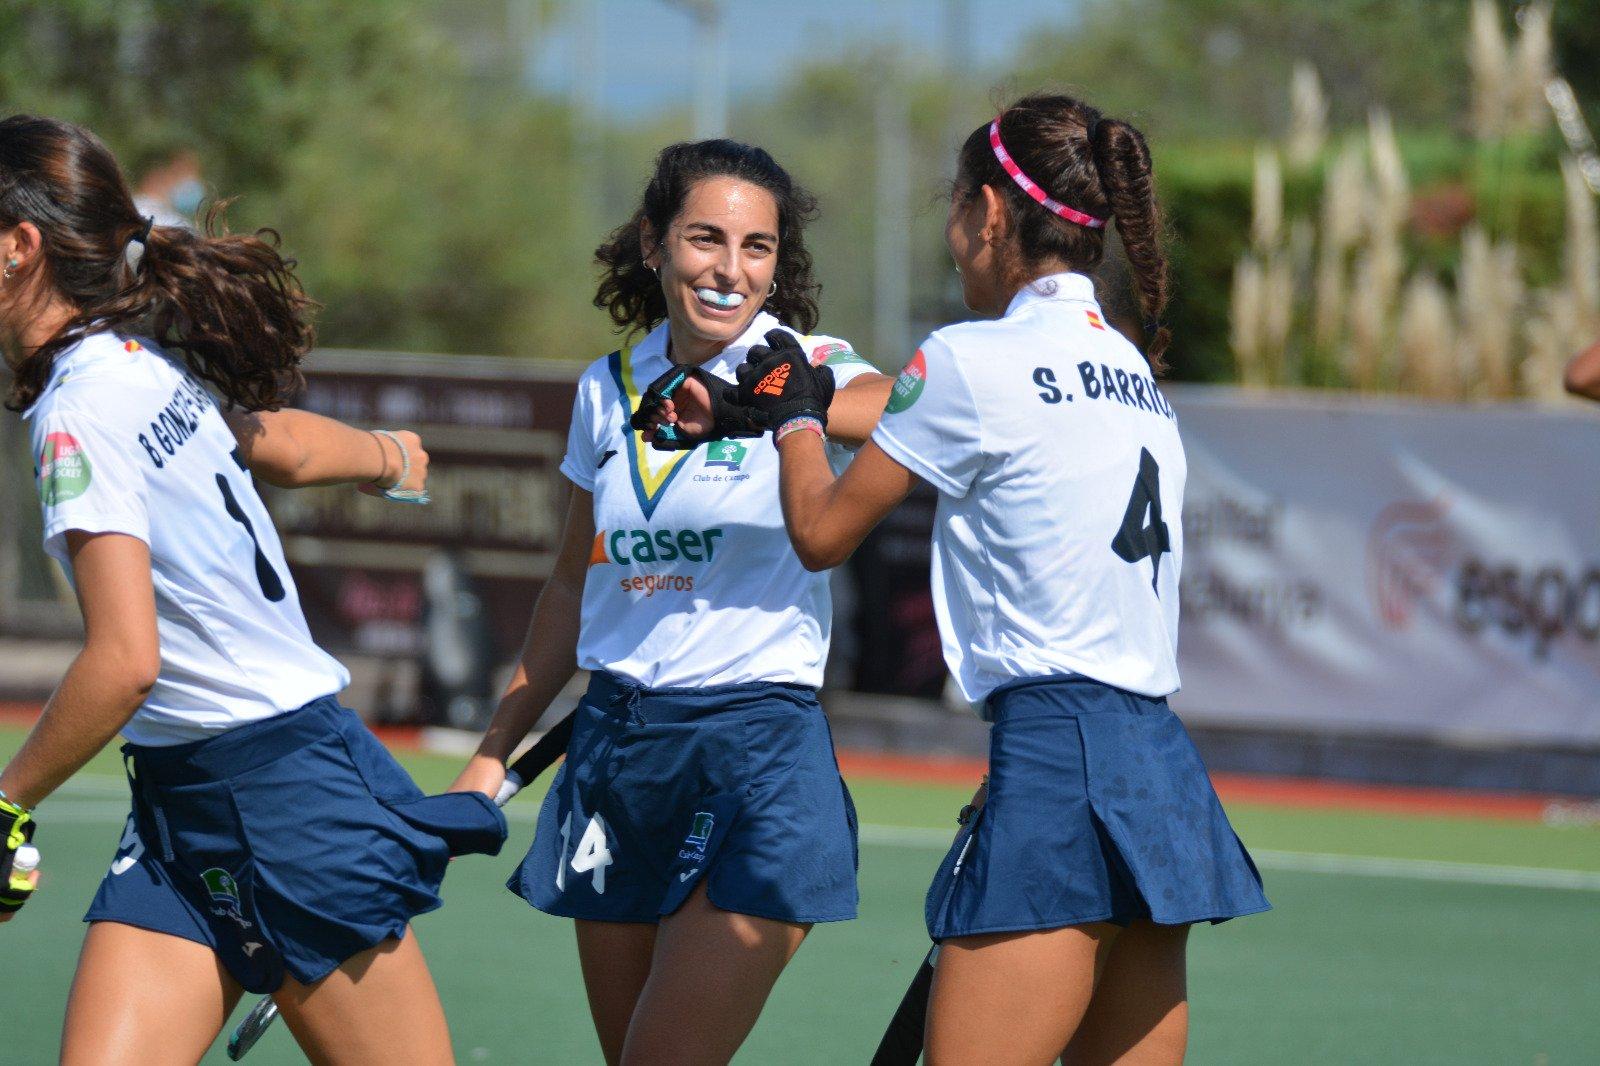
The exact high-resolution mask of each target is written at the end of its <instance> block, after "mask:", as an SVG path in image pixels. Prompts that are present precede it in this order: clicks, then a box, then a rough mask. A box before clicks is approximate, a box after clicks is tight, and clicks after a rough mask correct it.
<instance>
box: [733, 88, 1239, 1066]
mask: <svg viewBox="0 0 1600 1066" xmlns="http://www.w3.org/2000/svg"><path fill="white" fill-rule="evenodd" d="M1108 224H1114V225H1115V226H1116V228H1117V230H1118V232H1119V233H1120V235H1121V237H1122V244H1123V247H1124V249H1125V250H1126V253H1127V257H1128V262H1129V266H1130V267H1131V269H1132V278H1133V287H1134V290H1135V295H1136V297H1137V302H1138V304H1139V307H1140V308H1141V310H1142V311H1143V314H1144V317H1145V319H1146V328H1145V330H1144V332H1145V337H1146V342H1147V343H1146V349H1145V352H1144V353H1143V354H1142V355H1141V353H1140V352H1139V350H1138V349H1136V348H1135V347H1134V346H1133V345H1132V344H1130V343H1129V342H1128V341H1127V340H1125V339H1124V338H1123V337H1122V336H1121V335H1120V334H1118V333H1117V332H1116V331H1114V330H1113V329H1112V328H1111V327H1110V324H1109V323H1108V322H1107V321H1106V318H1105V315H1104V313H1103V312H1102V311H1101V309H1100V304H1099V302H1098V301H1097V299H1096V296H1095V286H1094V282H1093V281H1091V280H1090V277H1089V275H1090V272H1092V271H1093V270H1094V269H1095V267H1096V266H1098V265H1099V263H1100V260H1101V257H1102V255H1103V254H1104V250H1105V231H1106V228H1107V226H1108ZM945 236H946V239H947V242H948V244H949V248H950V253H951V255H952V257H953V258H954V259H955V261H956V267H957V269H958V270H959V271H960V273H961V287H962V295H963V297H964V298H965V301H966V304H967V306H968V307H970V308H972V309H973V310H974V311H977V312H979V313H980V314H982V315H984V316H985V319H984V320H979V321H973V322H962V323H958V324H956V325H953V326H947V327H945V328H944V329H940V330H937V331H935V332H934V333H933V334H932V335H931V336H929V337H928V338H927V340H925V341H924V342H923V344H922V347H921V349H920V350H919V351H918V352H917V353H916V355H915V356H913V357H912V359H911V360H910V362H908V363H907V364H906V367H905V370H904V371H903V372H902V373H901V375H900V377H899V380H898V381H897V382H896V383H895V385H894V389H893V392H892V394H891V396H890V398H889V401H888V405H887V407H886V408H885V411H884V415H883V418H882V420H881V421H880V422H879V423H878V426H877V428H876V430H875V431H874V432H873V434H872V438H871V440H870V441H868V443H867V444H866V446H865V447H863V448H862V450H861V452H860V454H859V455H858V456H857V457H856V460H855V462H854V463H853V464H851V466H850V468H849V469H848V470H846V471H845V472H844V473H843V475H841V476H839V477H835V475H834V473H833V471H832V470H830V469H829V468H828V466H827V463H826V462H825V459H824V451H823V443H824V441H825V440H826V438H825V436H824V435H823V431H824V428H825V427H824V426H823V424H822V422H821V420H820V419H819V418H818V417H817V411H818V408H819V403H818V398H819V397H822V396H825V395H826V394H827V392H828V382H827V381H826V380H825V377H826V373H825V370H819V369H815V368H812V367H810V366H808V365H807V364H806V363H805V361H804V360H799V361H797V360H794V359H792V358H790V357H788V356H786V355H785V354H784V353H781V352H774V351H768V350H762V349H758V350H755V351H752V353H751V354H750V359H751V360H753V361H754V362H753V365H752V366H751V367H749V368H748V369H747V370H745V371H744V372H743V373H741V375H740V377H741V380H742V381H743V382H744V383H745V387H744V388H742V389H741V390H740V393H739V396H738V399H739V400H740V402H742V403H744V404H747V405H748V406H749V407H750V408H751V409H752V410H753V411H755V412H757V414H758V415H759V416H763V417H766V418H767V419H768V420H769V421H770V423H771V424H772V426H773V432H774V439H776V440H778V441H781V443H780V444H779V445H778V450H779V453H780V456H781V460H782V468H783V469H782V492H781V495H782V502H783V512H784V518H785V521H786V523H787V526H788V531H789V536H790V539H791V540H792V541H793V542H794V546H795V551H796V552H797V553H798V554H799V556H800V558H801V560H802V561H803V562H804V563H805V564H806V565H807V566H808V567H811V568H821V567H829V566H836V565H838V563H839V562H840V561H842V560H843V559H844V558H845V557H846V556H847V555H849V554H850V552H851V551H853V550H854V549H855V547H856V545H858V544H859V543H860V542H861V540H862V538H863V537H865V536H866V535H867V533H868V532H869V531H870V530H871V529H872V528H873V526H875V525H876V524H877V523H878V522H879V521H880V520H881V519H882V518H883V517H884V516H885V515H887V514H888V513H889V511H890V510H892V509H893V508H894V506H895V505H896V504H897V503H899V502H900V500H901V499H902V498H904V496H905V495H906V493H907V492H908V491H910V489H911V487H912V483H913V481H914V480H915V479H916V478H919V477H920V478H922V479H923V480H925V481H927V482H928V483H929V484H930V485H932V486H933V487H934V488H935V489H937V490H938V491H939V493H940V499H939V510H938V517H937V520H936V523H935V528H934V539H933V545H934V563H933V590H934V602H935V609H936V612H937V615H938V619H939V627H940V631H941V633H942V635H943V637H944V647H945V659H946V661H947V662H948V664H949V666H950V670H951V673H952V674H954V675H955V678H956V681H957V683H958V684H959V685H960V687H961V690H962V692H963V693H964V694H965V695H966V696H967V698H969V699H970V700H972V701H973V702H974V703H976V704H978V705H979V707H980V712H981V714H982V715H983V717H984V719H985V720H987V721H989V722H992V723H993V730H992V732H991V739H990V744H991V747H990V760H989V776H988V778H987V784H986V789H980V790H979V793H980V794H979V796H978V797H976V798H975V800H974V805H975V807H976V808H977V809H976V811H975V813H973V814H972V815H971V816H970V817H969V818H967V820H966V824H965V826H964V828H963V830H962V832H961V834H960V836H959V837H958V838H957V840H956V842H955V845H954V847H953V848H952V849H951V851H950V853H949V855H948V856H947V857H946V859H945V861H944V864H943V865H942V866H941V868H940V870H939V872H938V875H937V876H936V878H935V880H934V883H933V886H932V888H931V889H930V890H929V894H928V903H927V915H928V925H929V932H930V934H931V935H932V937H933V938H934V940H936V941H937V942H938V943H939V945H940V946H939V948H938V953H937V960H938V963H937V969H936V971H935V976H934V978H933V985H932V994H931V1002H930V1004H929V1013H928V1020H927V1026H926V1036H927V1061H928V1062H929V1063H932V1064H935V1066H938V1064H945V1063H972V1062H984V1063H1044V1062H1053V1061H1055V1060H1056V1059H1057V1058H1058V1057H1062V1056H1065V1057H1064V1059H1063V1061H1065V1062H1068V1063H1109V1062H1114V1061H1137V1062H1141V1063H1157V1064H1159V1063H1176V1062H1179V1061H1181V1060H1182V1058H1183V1054H1184V1046H1185V1040H1186V1036H1187V993H1186V990H1185V984H1184V952H1185V942H1186V936H1187V933H1188V928H1189V926H1190V925H1192V924H1194V923H1196V922H1218V921H1225V920H1227V919H1229V918H1233V917H1237V916H1239V915H1244V914H1251V913H1254V912H1257V911H1262V910H1266V909H1267V907H1268V904H1267V901H1266V898H1265V897H1264V896H1263V895H1262V892H1261V881H1260V878H1259V877H1258V876H1257V874H1256V871H1255V867H1254V865H1253V864H1252V863H1251V861H1250V858H1249V856H1248V855H1247V854H1246V853H1245V850H1244V847H1243V846H1242V845H1241V844H1240V843H1239V840H1238V838H1237V837H1236V836H1235V835H1234V833H1233V830H1232V828H1230V827H1229V825H1228V820H1227V817H1226V816H1225V815H1224V814H1223V811H1222V808H1221V806H1220V804H1219V803H1218V802H1217V797H1216V794H1215V793H1214V792H1213V791H1212V788H1211V784H1210V781H1209V779H1208V778H1207V776H1206V771H1205V767H1204V766H1202V765H1201V763H1200V758H1199V756H1198V754H1197V753H1196V752H1195V749H1194V746H1193V744H1191V743H1190V741H1189V737H1188V734H1187V733H1185V731H1184V728H1183V726H1182V725H1181V724H1180V723H1179V722H1178V720H1177V718H1175V717H1174V716H1173V714H1172V712H1171V711H1170V710H1169V709H1168V708H1167V702H1166V697H1167V696H1168V695H1169V694H1170V693H1172V692H1173V691H1175V690H1176V689H1177V687H1178V671H1177V659H1176V651H1177V635H1178V571H1179V567H1180V565H1181V563H1182V558H1183V530H1182V525H1181V516H1182V513H1183V485H1184V474H1185V463H1184V454H1183V445H1182V442H1181V441H1180V440H1179V438H1178V426H1177V421H1176V418H1175V416H1174V414H1173V411H1172V408H1171V407H1170V406H1169V405H1168V403H1167V400H1166V397H1165V396H1164V395H1163V394H1162V392H1161V389H1160V387H1159V386H1158V385H1157V384H1156V378H1157V377H1158V376H1159V374H1160V371H1161V355H1162V352H1163V350H1164V349H1165V348H1166V345H1167V341H1168V334H1167V330H1166V329H1165V327H1163V326H1162V324H1161V313H1162V311H1163V309H1164V308H1165V306H1166V302H1167V267H1166V258H1165V255H1164V253H1163V251H1162V247H1161V216H1160V212H1159V210H1158V209H1157V206H1156V199H1155V182H1154V175H1153V173H1152V171H1151V166H1150V153H1149V150H1148V149H1147V148H1146V146H1145V142H1144V138H1143V137H1142V136H1141V135H1140V134H1139V131H1138V130H1136V129H1134V128H1133V127H1132V126H1130V125H1128V124H1127V123H1125V122H1121V121H1119V120H1117V119H1111V118H1106V117H1105V116H1103V115H1101V114H1100V112H1098V111H1096V110H1095V109H1094V108H1093V107H1090V106H1089V105H1088V104H1085V103H1083V102H1081V101H1079V100H1075V99H1072V98H1070V97H1066V96H1043V95H1040V96H1029V97H1027V98H1025V99H1022V100H1019V101H1018V102H1017V103H1015V104H1013V105H1012V106H1010V107H1008V108H1006V109H1005V110H1004V111H1002V112H1001V113H1000V115H999V116H998V117H996V118H995V119H994V120H993V121H991V122H985V123H984V124H983V125H981V126H979V127H978V128H977V129H976V130H974V131H973V132H972V135H971V136H970V137H968V138H967V140H966V143H965V144H964V145H963V146H962V148H961V154H960V158H959V162H958V167H957V176H956V183H955V188H954V192H953V195H952V197H951V202H950V218H949V223H948V225H947V227H946V231H945ZM774 382H781V384H778V385H777V387H775V388H773V387H768V386H770V384H771V383H774ZM985 791H986V795H985ZM913 1057H914V1056H913ZM907 1061H910V1059H909V1058H908V1059H907Z"/></svg>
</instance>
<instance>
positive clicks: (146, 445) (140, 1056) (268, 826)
mask: <svg viewBox="0 0 1600 1066" xmlns="http://www.w3.org/2000/svg"><path fill="white" fill-rule="evenodd" d="M215 213H216V212H215V211H214V212H213V214H215ZM213 221H215V219H213ZM212 229H213V227H212V226H209V225H208V227H207V233H206V234H204V235H202V234H197V233H193V232H191V231H189V230H187V229H183V228H179V227H169V226H159V225H154V224H153V220H151V219H150V218H148V217H145V216H141V215H140V214H139V212H138V209H137V208H136V207H135V206H134V202H133V198H132V196H131V194H130V193H129V190H128V187H127V185H126V184H125V182H124V180H123V177H122V174H121V172H120V170H119V168H118V166H117V162H116V160H115V159H114V158H113V157H112V155H111V153H110V151H109V150H107V148H106V147H105V145H104V144H102V143H101V142H100V141H99V140H98V139H96V138H95V137H94V135H93V134H91V133H89V132H88V131H87V130H84V129H82V128H80V127H77V126H73V125H70V124H67V123H64V122H57V121H53V120H51V119H44V118H33V117H28V116H15V117H12V118H8V119H5V120H4V121H0V349H3V351H4V355H5V360H6V364H7V366H8V367H10V369H11V370H12V372H13V374H14V378H13V381H12V384H11V389H10V395H9V398H8V406H10V407H11V408H12V409H14V410H19V411H22V412H23V417H24V418H25V419H26V420H27V422H28V429H29V434H30V438H31V442H32V451H33V456H34V461H35V463H36V469H35V476H36V479H37V481H38V491H39V499H40V503H41V505H42V507H43V512H44V514H43V517H44V522H43V524H44V545H45V550H46V551H47V552H48V553H49V554H50V555H52V556H53V557H55V558H56V559H57V560H58V561H60V563H61V564H62V565H63V567H64V568H65V570H66V572H67V575H68V577H69V579H70V580H71V582H72V585H73V589H74V591H75V592H76V594H77V597H78V602H79V605H80V607H81V609H82V611H83V618H84V628H85V637H84V646H83V649H82V650H81V651H80V652H79V654H78V655H77V657H76V658H75V659H74V660H73V662H72V664H71V666H70V667H69V668H68V670H67V673H66V676H65V677H63V679H62V681H61V683H60V685H59V686H58V687H57V689H56V691H55V693H54V694H53V695H52V696H51V697H50V699H49V701H48V702H47V703H46V705H45V708H44V711H43V714H42V715H41V716H40V718H39V721H38V723H37V724H36V725H35V726H34V727H33V729H32V730H31V731H30V732H29V734H28V737H27V739H26V741H25V742H24V743H23V745H22V747H21V748H20V749H19V750H18V751H17V753H16V755H15V756H14V757H13V758H12V759H11V761H10V762H9V763H8V764H7V765H6V766H5V767H4V769H3V771H0V885H3V886H4V888H5V892H6V894H5V895H4V896H3V897H0V907H3V908H4V909H5V910H6V911H8V912H10V911H14V910H15V909H16V908H18V907H20V906H21V905H22V904H23V903H25V902H26V901H27V897H28V896H29V895H30V894H31V893H32V891H33V889H34V887H35V886H36V884H37V883H38V882H37V874H35V875H33V876H32V877H30V878H27V879H25V880H23V881H21V883H19V881H18V879H17V878H15V877H13V876H11V874H12V870H11V867H12V865H13V859H14V856H15V852H16V849H17V847H18V846H19V845H20V844H21V843H22V842H23V841H26V840H28V839H30V838H31V837H32V836H33V830H34V826H35V822H34V815H33V808H35V807H37V806H38V805H39V804H40V803H41V802H42V801H44V800H45V799H46V798H47V797H49V796H50V795H51V793H53V792H54V791H55V790H56V789H57V788H59V787H60V786H61V785H62V783H63V782H65V781H66V780H67V779H68V778H69V777H71V776H72V775H73V774H74V773H75V772H76V771H77V770H78V769H80V768H81V767H82V766H83V765H84V764H85V763H86V762H88V761H89V760H90V759H91V758H92V757H93V756H94V755H95V754H96V753H97V752H99V751H100V749H101V748H103V747H104V746H105V745H106V744H107V743H108V742H110V741H111V739H112V738H113V737H114V736H115V735H116V734H117V733H119V732H120V733H121V734H122V736H123V738H124V739H125V740H126V741H127V743H126V744H124V745H123V748H122V753H123V760H124V763H125V765H126V767H127V770H128V780H129V784H130V787H131V789H132V792H133V810H132V813H131V814H130V815H129V817H128V821H127V824H126V827H125V830H124V832H123V834H122V839H121V841H120V843H119V844H118V845H117V848H116V854H115V857H114V859H113V861H112V864H111V869H110V871H109V872H108V873H107V874H106V875H105V878H104V879H103V880H102V882H101V884H100V889H99V892H98V893H97V894H96V896H95V898H94V902H93V903H92V904H91V905H90V908H89V912H88V914H87V915H86V916H85V919H84V920H85V921H86V922H88V923H90V924H89V928H88V933H87V935H86V936H85V938H84V943H83V951H82V955H81V957H80V959H79V963H78V970H77V975H76V977H75V978H74V981H73V985H72V992H71V996H70V999H69V1001H68V1005H67V1017H66V1023H65V1028H64V1032H63V1038H62V1041H63V1042H62V1051H61V1058H62V1061H63V1062H66V1063H95V1064H105V1063H129V1064H134V1063H141V1064H142V1063H155V1062H160V1063H166V1062H195V1061H197V1060H198V1059H199V1058H200V1057H201V1056H202V1055H203V1054H204V1053H205V1051H206V1049H207V1048H208V1047H209V1046H210V1045H211V1043H212V1042H213V1040H214V1039H215V1038H216V1036H217V1034H218V1033H219V1031H220V1030H221V1028H222V1025H223V1024H224V1022H225V1021H226V1019H227V1017H228V1015H229V1013H230V1012H231V1011H232V1009H233V1007H234V1006H235V1004H236V1003H237V1002H238V999H239V996H240V994H241V991H242V990H243V989H249V990H251V991H253V992H260V993H272V994H274V996H275V998H276V1000H277V1002H278V1005H279V1007H280V1009H281V1011H282V1013H283V1015H284V1017H285V1019H286V1020H287V1021H288V1024H289V1026H290V1028H291V1029H292V1030H293V1032H294V1035H295V1037H296V1039H297V1040H298V1041H299V1043H300V1046H301V1047H302V1049H303V1050H304V1051H305V1052H306V1054H307V1055H308V1056H309V1057H310V1058H311V1059H312V1060H314V1061H317V1062H329V1063H341V1062H343V1063H366V1062H425V1063H447V1062H450V1061H451V1049H450V1040H449V1032H448V1030H447V1028H446V1024H445V1019H444V1014H443V1011H442V1009H441V1008H440V1005H439V999H438V995H437V993H436V992H435V990H434V986H433V980H432V978H431V977H430V975H429V972H428V967H427V964H426V962H425V961H424V959H423V957H422V952H421V949H420V948H419V947H418V946H417V942H416V940H415V938H413V937H408V936H407V935H406V934H407V932H408V931H409V929H410V922H411V919H412V918H413V917H414V916H416V915H418V914H421V913H423V912H425V911H428V910H432V909H433V908H435V907H437V906H438V905H439V902H440V901H439V896H438V889H439V885H440V882H441V880H442V879H443V876H444V871H445V867H446V864H447V862H448V860H449V858H450V856H451V855H452V854H459V853H463V852H466V851H489V852H493V851H496V850H498V848H499V846H500V844H501V842H502V841H503V840H504V838H505V821H504V819H503V817H502V816H501V815H500V813H499V811H498V810H497V809H496V808H495V807H494V806H493V804H492V803H489V802H488V801H487V800H485V799H484V798H483V797H481V796H470V797H468V796H462V795H459V794H455V795H449V796H436V797H424V796H423V795H422V794H421V792H420V790H419V789H418V788H417V787H416V785H415V784H413V783H412V781H411V779H410V777H409V776H407V774H406V772H405V771H404V770H403V769H401V767H400V765H399V764H398V763H397V762H396V761H395V760H394V758H393V757H392V756H391V755H390V754H389V753H388V752H387V751H386V750H385V749H384V748H383V746H382V745H380V744H379V743H378V741H377V740H376V738H374V737H373V736H372V734H371V733H370V732H368V731H367V729H366V727H365V726H363V725H362V723H361V721H360V719H359V718H357V717H356V716H355V715H354V714H353V713H352V712H350V711H348V710H345V709H344V708H342V707H340V706H339V704H338V702H337V700H336V699H335V694H336V693H337V692H338V691H339V690H341V689H343V688H344V687H345V685H346V684H347V683H348V681H349V674H348V673H347V672H346V671H345V669H344V667H343V666H341V665H340V664H339V663H338V662H336V661H335V660H334V659H333V658H332V657H331V656H329V655H328V654H327V653H326V652H324V651H323V650H322V649H321V648H319V647H317V645H316V644H314V643H313V642H312V640H311V636H310V634H309V632H308V630H307V628H306V622H305V618H304V615H303V614H302V613H301V610H300V602H299V598H298V596H297V594H296V590H295V587H294V582H293V579H292V578H291V577H290V574H289V571H288V568H287V565H286V563H285V560H284V556H283V550H282V547H281V545H280V543H279V540H278V536H277V533H276V531H275V530H274V529H273V526H272V520H271V518H270V517H269V516H268V514H267V511H266V509H265V508H264V507H263V506H262V503H261V500H260V498H259V497H258V496H257V494H256V491H255V488H254V485H253V483H252V481H251V476H250V475H251V474H252V473H253V474H255V475H256V476H259V477H260V478H262V479H263V480H265V481H268V482H270V483H272V484H275V485H280V486H284V487H295V486H302V485H334V484H341V483H344V484H349V483H354V484H358V485H362V486H363V487H364V489H365V490H366V491H369V492H374V493H382V494H385V495H389V496H390V497H391V498H410V496H408V495H407V494H416V493H418V492H420V490H421V488H422V486H423V484H424V480H425V478H426V475H427V456H426V454H425V453H424V452H423V450H422V448H421V446H420V441H419V440H418V439H417V437H416V436H415V435H414V434H411V433H406V432H388V431H377V432H371V433H369V432H367V431H364V430H358V429H354V428H352V427H349V426H346V425H343V424H342V423H339V422H335V421H332V420H330V419H325V418H322V417H320V416H317V415H312V414H309V413H306V412H299V411H287V410H278V408H279V407H281V405H282V404H284V403H285V402H286V401H287V400H288V399H289V398H290V396H291V394H292V393H293V392H294V391H295V390H296V389H298V388H299V387H300V385H301V384H302V379H301V375H300V362H301V360H302V359H303V357H304V356H305V354H306V352H307V350H308V349H309V347H310V345H311V341H312V336H313V334H312V329H311V325H310V321H309V312H310V310H311V307H312V304H311V301H310V300H309V299H308V298H307V297H306V296H305V295H304V293H303V292H302V291H301V289H300V286H299V283H298V281H297V280H296V278H295V274H294V263H293V261H291V260H286V259H284V258H283V257H282V256H281V255H280V254H279V252H278V251H277V248H276V246H275V240H268V239H263V238H264V236H265V237H267V238H275V235H273V234H270V233H266V234H264V235H263V234H257V235H254V236H246V235H234V236H221V237H218V236H212V235H210V233H211V230H212ZM130 246H131V247H130ZM211 390H215V391H216V393H219V394H220V396H221V401H220V403H219V401H218V399H216V398H215V397H214V396H213V393H212V391H211ZM379 486H384V488H380V487H379ZM464 800H466V801H468V802H462V801H464ZM42 821H43V822H44V823H45V824H46V825H48V822H49V818H48V815H46V816H45V817H44V818H43V819H42ZM46 833H48V830H46ZM45 845H46V846H45V847H44V848H43V849H42V850H43V851H44V852H45V855H44V864H43V865H44V867H45V868H48V866H49V848H48V841H47V840H46V841H45ZM11 916H12V915H11V914H10V913H6V914H0V918H9V917H11ZM0 935H3V932H0ZM12 998H13V1000H14V1001H15V999H16V997H15V995H13V997H12Z"/></svg>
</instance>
